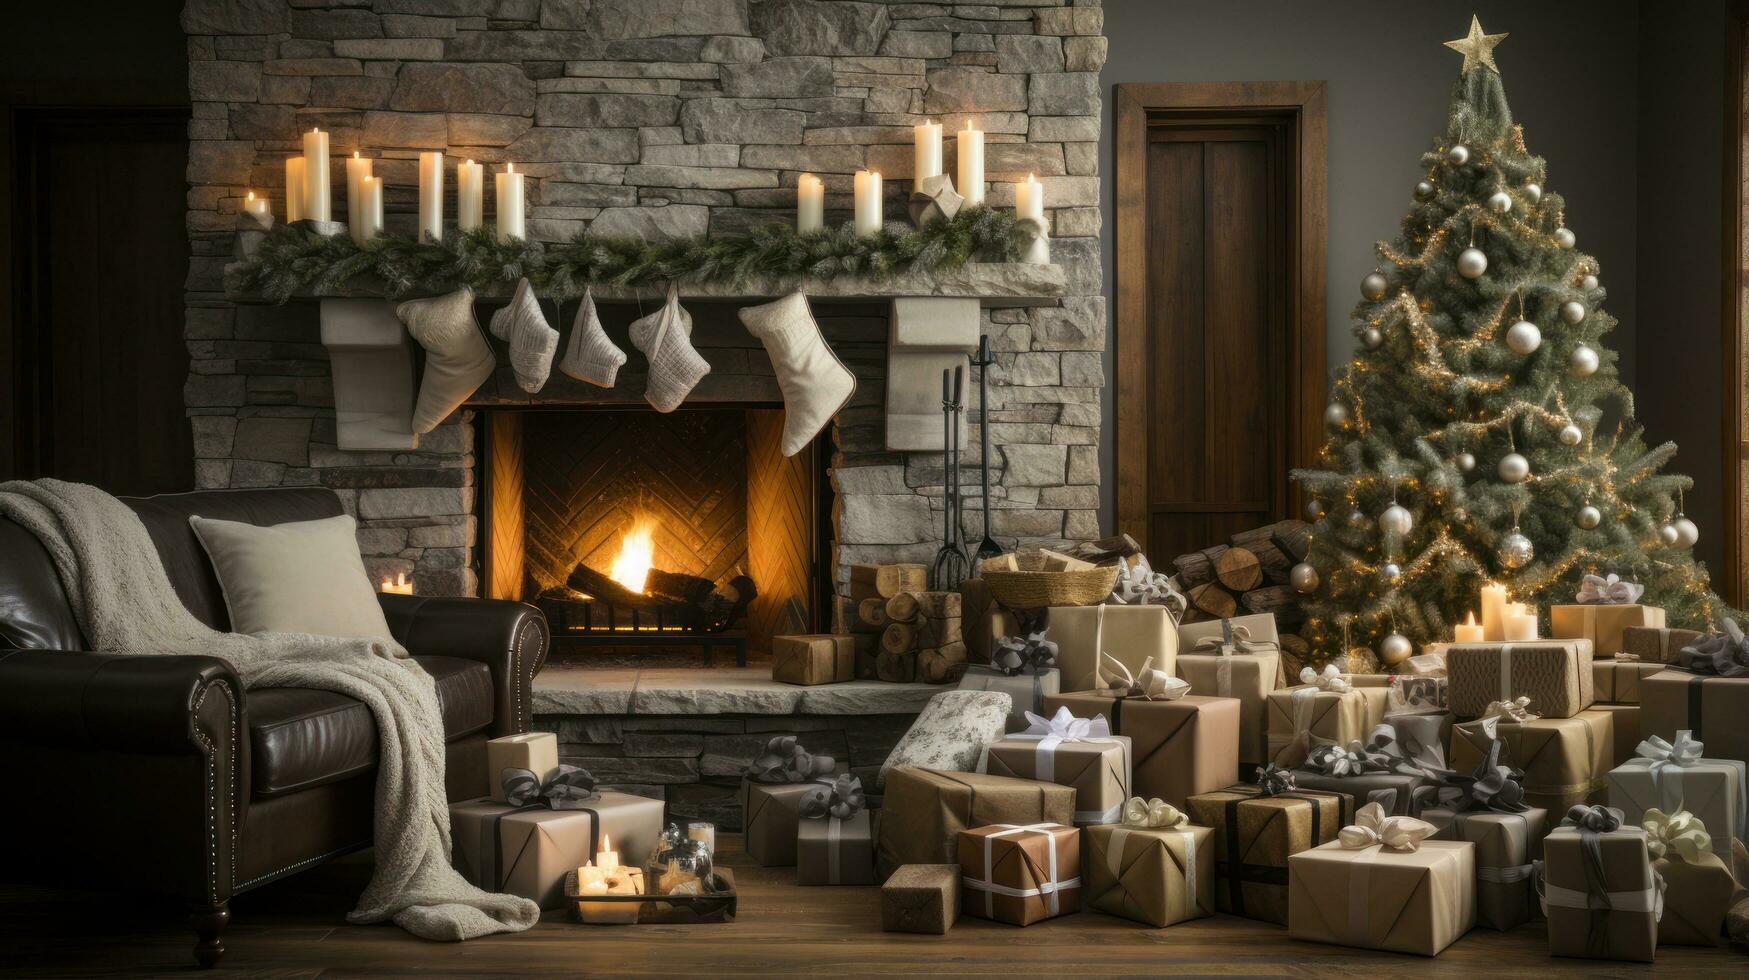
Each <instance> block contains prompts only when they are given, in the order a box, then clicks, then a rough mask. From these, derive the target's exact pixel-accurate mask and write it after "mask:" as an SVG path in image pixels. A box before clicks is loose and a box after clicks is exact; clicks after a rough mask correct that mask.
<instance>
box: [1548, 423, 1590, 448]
mask: <svg viewBox="0 0 1749 980" xmlns="http://www.w3.org/2000/svg"><path fill="white" fill-rule="evenodd" d="M1555 437H1556V438H1558V439H1560V440H1561V445H1563V446H1577V445H1579V440H1581V439H1583V438H1585V433H1584V432H1583V431H1581V430H1580V428H1579V427H1578V426H1577V425H1574V424H1573V423H1571V422H1568V423H1567V424H1566V425H1563V426H1561V431H1560V432H1557V433H1555Z"/></svg>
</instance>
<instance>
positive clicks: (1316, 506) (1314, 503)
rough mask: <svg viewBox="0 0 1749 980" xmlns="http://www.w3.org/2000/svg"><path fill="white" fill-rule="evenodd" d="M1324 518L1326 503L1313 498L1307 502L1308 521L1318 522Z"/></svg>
mask: <svg viewBox="0 0 1749 980" xmlns="http://www.w3.org/2000/svg"><path fill="white" fill-rule="evenodd" d="M1323 516H1324V502H1323V501H1321V500H1319V499H1317V498H1316V497H1313V498H1312V499H1311V500H1308V501H1306V520H1308V521H1316V520H1319V519H1321V518H1322V517H1323Z"/></svg>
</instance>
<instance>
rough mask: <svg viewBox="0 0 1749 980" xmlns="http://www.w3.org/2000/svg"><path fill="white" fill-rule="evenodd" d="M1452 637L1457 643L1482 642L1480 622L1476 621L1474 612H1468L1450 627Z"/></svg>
mask: <svg viewBox="0 0 1749 980" xmlns="http://www.w3.org/2000/svg"><path fill="white" fill-rule="evenodd" d="M1452 634H1453V635H1452V639H1453V641H1454V642H1457V643H1480V642H1482V638H1483V633H1482V624H1481V623H1478V622H1476V614H1475V613H1473V612H1472V613H1470V614H1469V616H1468V617H1466V618H1465V619H1464V621H1463V622H1461V623H1459V624H1457V625H1456V626H1453V627H1452Z"/></svg>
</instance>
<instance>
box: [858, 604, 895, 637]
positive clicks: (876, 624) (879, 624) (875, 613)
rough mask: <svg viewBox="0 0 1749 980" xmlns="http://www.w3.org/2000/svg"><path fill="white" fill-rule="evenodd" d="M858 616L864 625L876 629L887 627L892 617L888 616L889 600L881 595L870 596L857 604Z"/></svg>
mask: <svg viewBox="0 0 1749 980" xmlns="http://www.w3.org/2000/svg"><path fill="white" fill-rule="evenodd" d="M856 618H857V620H858V621H860V622H861V623H862V625H864V626H869V627H873V628H875V629H876V630H883V629H886V628H887V623H889V622H891V619H890V618H889V617H888V616H887V600H885V599H882V598H881V597H880V596H870V597H868V598H867V599H864V600H862V601H861V602H859V603H857V604H856Z"/></svg>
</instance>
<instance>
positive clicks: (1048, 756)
mask: <svg viewBox="0 0 1749 980" xmlns="http://www.w3.org/2000/svg"><path fill="white" fill-rule="evenodd" d="M982 768H983V770H984V771H985V772H988V773H989V774H990V775H992V776H1011V777H1013V778H1016V779H1036V780H1038V781H1040V782H1045V783H1056V784H1057V785H1059V786H1067V787H1069V788H1071V789H1073V790H1074V791H1075V819H1074V823H1076V824H1077V825H1087V824H1102V823H1115V822H1116V821H1118V820H1120V819H1122V818H1123V805H1124V801H1125V800H1127V799H1129V798H1130V795H1131V794H1130V739H1129V737H1128V736H1126V735H1108V736H1103V737H1093V738H1090V739H1088V740H1086V741H1079V742H1067V741H1062V740H1059V739H1055V738H1053V737H1050V736H1046V737H1042V738H1038V737H1028V736H1020V735H1010V736H1008V737H1007V738H1004V739H1002V740H1001V741H998V742H992V743H991V744H990V747H989V749H988V750H986V755H985V758H984V760H983V766H982Z"/></svg>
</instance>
